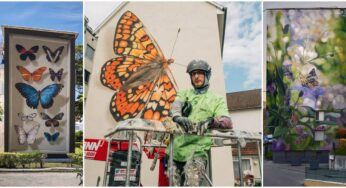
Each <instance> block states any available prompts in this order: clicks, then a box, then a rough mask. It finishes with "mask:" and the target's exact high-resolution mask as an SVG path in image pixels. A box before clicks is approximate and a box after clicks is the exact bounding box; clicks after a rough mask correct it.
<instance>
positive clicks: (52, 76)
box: [49, 68, 64, 82]
mask: <svg viewBox="0 0 346 188" xmlns="http://www.w3.org/2000/svg"><path fill="white" fill-rule="evenodd" d="M63 72H64V69H60V70H58V71H57V72H55V71H54V70H53V69H51V68H49V74H50V79H51V80H52V81H54V80H55V78H56V79H57V80H58V81H59V82H60V81H61V78H62V74H63Z"/></svg>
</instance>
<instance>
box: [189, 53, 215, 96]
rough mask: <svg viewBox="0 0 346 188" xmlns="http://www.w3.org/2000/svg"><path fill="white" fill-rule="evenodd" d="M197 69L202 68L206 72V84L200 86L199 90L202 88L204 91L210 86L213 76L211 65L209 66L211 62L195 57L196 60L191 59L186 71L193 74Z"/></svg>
mask: <svg viewBox="0 0 346 188" xmlns="http://www.w3.org/2000/svg"><path fill="white" fill-rule="evenodd" d="M195 70H202V71H204V73H205V81H204V84H203V86H202V88H198V90H201V92H202V93H203V92H205V91H206V90H208V87H209V79H210V76H211V67H210V66H209V64H208V63H207V61H205V60H202V59H194V60H192V61H190V63H189V64H188V65H187V69H186V72H187V73H189V74H190V75H191V73H192V72H193V71H195ZM191 84H192V85H193V83H192V80H191ZM194 87H195V86H194ZM195 89H197V88H195Z"/></svg>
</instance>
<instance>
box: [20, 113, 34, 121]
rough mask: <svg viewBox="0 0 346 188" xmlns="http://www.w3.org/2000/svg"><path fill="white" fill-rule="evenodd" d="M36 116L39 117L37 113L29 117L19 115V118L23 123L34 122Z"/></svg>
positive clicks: (22, 114)
mask: <svg viewBox="0 0 346 188" xmlns="http://www.w3.org/2000/svg"><path fill="white" fill-rule="evenodd" d="M36 115H37V114H36V113H31V114H28V115H25V114H24V113H18V117H19V118H20V120H22V121H33V120H34V118H35V117H36Z"/></svg>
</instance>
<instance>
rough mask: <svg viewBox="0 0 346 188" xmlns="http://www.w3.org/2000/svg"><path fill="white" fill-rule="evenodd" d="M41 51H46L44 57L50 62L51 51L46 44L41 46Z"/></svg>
mask: <svg viewBox="0 0 346 188" xmlns="http://www.w3.org/2000/svg"><path fill="white" fill-rule="evenodd" d="M42 48H43V51H44V52H45V53H46V58H47V60H48V61H49V62H52V59H53V58H52V51H51V50H50V49H49V48H48V47H47V46H42Z"/></svg>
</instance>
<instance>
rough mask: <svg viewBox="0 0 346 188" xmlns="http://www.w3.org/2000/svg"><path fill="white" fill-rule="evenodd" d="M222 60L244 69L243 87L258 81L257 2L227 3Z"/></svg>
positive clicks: (259, 28)
mask: <svg viewBox="0 0 346 188" xmlns="http://www.w3.org/2000/svg"><path fill="white" fill-rule="evenodd" d="M221 4H223V6H226V7H227V23H226V33H225V41H224V51H223V61H224V63H226V64H229V65H232V66H239V67H242V68H245V69H246V71H247V73H246V75H247V78H246V81H245V82H244V87H245V88H246V87H248V86H250V85H251V84H253V83H255V82H257V81H260V80H261V67H262V66H261V62H262V50H261V49H262V20H261V3H258V2H257V3H256V2H246V3H238V2H228V3H221Z"/></svg>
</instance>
